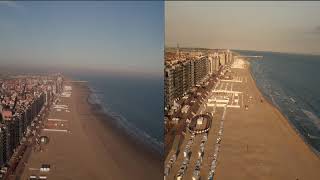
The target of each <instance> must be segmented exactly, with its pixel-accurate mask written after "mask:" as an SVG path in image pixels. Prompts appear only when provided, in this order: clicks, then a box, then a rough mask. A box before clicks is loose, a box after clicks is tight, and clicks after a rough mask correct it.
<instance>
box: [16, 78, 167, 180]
mask: <svg viewBox="0 0 320 180" xmlns="http://www.w3.org/2000/svg"><path fill="white" fill-rule="evenodd" d="M66 85H68V84H66ZM69 85H72V95H71V97H70V98H61V102H60V103H59V104H66V105H68V106H69V110H70V112H64V111H61V112H57V111H56V110H53V109H52V110H51V111H50V113H49V118H52V119H54V118H59V119H63V120H66V122H65V124H64V127H65V128H66V129H67V130H68V132H52V131H42V133H41V135H45V136H48V137H49V139H50V141H49V144H47V145H45V146H43V151H42V152H37V151H35V152H32V153H31V155H30V158H29V161H28V163H27V165H26V167H25V169H24V172H23V175H22V179H27V178H28V177H29V176H30V175H32V174H36V175H40V174H41V173H40V172H39V168H40V166H41V164H50V165H51V169H50V172H48V173H42V174H45V175H46V176H47V177H48V179H101V180H104V179H157V178H159V179H161V178H162V173H163V161H162V157H161V155H160V154H158V153H157V152H153V151H152V150H150V149H149V148H148V147H146V146H145V145H143V144H142V143H141V142H139V141H137V140H135V139H132V138H130V137H128V136H127V134H125V133H124V132H123V131H122V130H121V129H119V128H117V126H116V125H115V124H114V123H112V121H113V120H112V119H111V117H110V116H108V115H106V114H105V113H104V112H103V111H102V107H100V105H98V104H90V103H89V102H88V96H89V94H90V90H89V88H88V87H87V85H86V84H82V83H70V84H69Z"/></svg>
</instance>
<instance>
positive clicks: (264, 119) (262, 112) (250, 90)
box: [209, 66, 320, 180]
mask: <svg viewBox="0 0 320 180" xmlns="http://www.w3.org/2000/svg"><path fill="white" fill-rule="evenodd" d="M233 71H235V73H236V74H237V75H238V76H242V77H243V79H244V81H245V82H243V83H238V84H235V87H234V88H238V89H242V91H243V92H244V93H243V102H244V103H245V104H248V106H249V108H248V110H245V109H244V108H240V109H233V108H228V109H227V114H226V119H225V123H224V135H223V140H222V143H221V149H220V150H221V151H220V154H219V159H218V166H217V169H216V178H217V179H272V180H273V179H274V180H277V179H279V180H283V179H299V180H301V179H308V180H313V179H314V180H316V179H319V178H320V173H319V170H320V159H319V157H318V156H317V155H316V154H315V153H314V152H313V151H312V150H311V149H310V148H309V147H308V145H307V144H306V143H305V142H304V141H303V140H302V138H301V137H300V135H299V134H298V133H297V132H296V131H295V130H294V129H293V127H291V125H290V124H289V121H288V120H287V119H286V118H285V117H284V116H283V115H282V114H281V112H280V111H279V110H278V109H277V108H275V107H274V106H273V105H272V104H270V103H269V102H268V101H267V100H266V99H265V98H264V97H263V96H262V94H261V93H260V91H259V89H258V88H257V86H256V84H255V81H254V80H253V78H252V76H251V73H250V69H249V67H248V66H247V67H246V68H245V69H235V70H233ZM236 85H238V87H237V86H236ZM249 96H252V100H251V102H249V103H248V99H249ZM261 99H262V102H261ZM209 139H210V135H209Z"/></svg>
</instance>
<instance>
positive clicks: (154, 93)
mask: <svg viewBox="0 0 320 180" xmlns="http://www.w3.org/2000/svg"><path fill="white" fill-rule="evenodd" d="M68 75H69V76H70V77H72V78H73V79H75V80H82V81H88V86H89V88H90V90H91V94H90V97H89V101H90V102H91V103H95V104H99V105H101V106H102V108H103V110H104V112H105V113H106V114H108V115H111V116H113V117H114V120H115V121H116V124H117V125H118V127H120V128H121V129H123V131H124V133H127V134H128V135H130V136H133V137H134V138H138V139H139V140H140V141H141V142H143V143H144V144H145V145H147V146H148V147H150V148H151V149H152V150H155V151H157V152H159V153H160V154H163V148H164V145H163V138H164V137H163V128H164V126H163V116H164V110H163V104H164V103H163V99H164V98H163V97H164V94H163V93H164V92H163V87H164V85H163V77H160V76H159V77H157V76H149V77H144V76H137V75H134V76H130V75H121V76H119V75H112V74H101V73H100V74H95V73H70V74H68Z"/></svg>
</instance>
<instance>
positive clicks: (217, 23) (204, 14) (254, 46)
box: [165, 1, 320, 54]
mask: <svg viewBox="0 0 320 180" xmlns="http://www.w3.org/2000/svg"><path fill="white" fill-rule="evenodd" d="M177 43H179V45H180V46H196V47H207V48H230V49H243V50H265V51H277V52H296V53H310V54H320V2H170V1H169V2H166V3H165V44H166V45H167V46H176V45H177Z"/></svg>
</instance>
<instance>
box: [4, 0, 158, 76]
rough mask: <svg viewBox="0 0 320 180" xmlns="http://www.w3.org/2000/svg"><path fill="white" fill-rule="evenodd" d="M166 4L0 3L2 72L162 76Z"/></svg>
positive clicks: (100, 2) (95, 2)
mask: <svg viewBox="0 0 320 180" xmlns="http://www.w3.org/2000/svg"><path fill="white" fill-rule="evenodd" d="M163 46H164V3H163V2H143V1H139V2H108V1H94V2H89V1H79V2H75V1H69V2H63V1H60V2H59V1H53V2H30V1H29V2H28V1H26V2H21V1H20V2H6V1H3V2H0V54H1V56H0V63H1V65H2V66H5V65H8V66H13V65H20V66H21V65H24V66H33V67H38V66H39V67H42V66H43V67H64V68H73V69H88V70H89V69H90V70H105V71H110V72H113V71H115V72H116V71H119V72H120V71H121V72H122V71H123V72H148V73H155V74H157V73H158V74H161V73H162V69H163Z"/></svg>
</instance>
